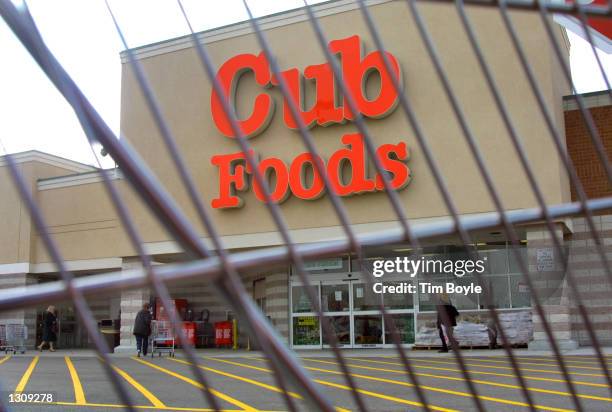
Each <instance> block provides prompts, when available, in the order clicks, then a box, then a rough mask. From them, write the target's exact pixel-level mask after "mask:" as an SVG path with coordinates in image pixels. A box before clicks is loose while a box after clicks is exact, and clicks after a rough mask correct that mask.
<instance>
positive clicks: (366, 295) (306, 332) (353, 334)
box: [291, 275, 415, 348]
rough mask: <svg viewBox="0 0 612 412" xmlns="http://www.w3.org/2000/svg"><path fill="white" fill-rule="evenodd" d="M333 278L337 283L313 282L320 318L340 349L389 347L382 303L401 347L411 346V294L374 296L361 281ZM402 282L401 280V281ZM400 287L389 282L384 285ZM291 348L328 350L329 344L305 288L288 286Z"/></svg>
mask: <svg viewBox="0 0 612 412" xmlns="http://www.w3.org/2000/svg"><path fill="white" fill-rule="evenodd" d="M353 276H354V277H353V278H347V277H346V275H336V276H335V277H336V279H329V278H330V277H331V276H326V279H325V280H314V279H313V281H312V284H313V286H314V287H315V289H316V292H317V296H318V298H319V302H320V304H321V308H322V310H323V314H324V316H325V319H326V321H328V322H330V325H331V327H332V330H333V331H334V333H335V335H336V338H337V340H338V343H339V345H340V346H341V347H345V348H352V347H391V346H393V340H392V334H391V329H390V327H389V325H388V324H386V323H387V322H385V320H384V319H383V316H382V313H381V311H380V304H381V302H382V303H383V304H384V306H385V310H386V311H387V312H388V313H389V315H390V316H391V318H392V321H393V323H394V324H395V327H396V328H397V330H398V332H399V338H400V342H401V343H402V344H412V343H414V337H415V310H414V299H413V295H411V294H385V295H382V294H377V293H374V291H373V290H372V288H371V287H369V286H368V285H367V284H366V283H365V282H364V281H363V280H361V278H360V277H358V276H355V275H353ZM402 281H404V279H402ZM394 283H399V280H397V281H394V280H393V279H390V280H389V281H385V284H387V285H389V284H394ZM291 300H292V304H291V307H292V313H291V317H292V319H291V326H292V330H291V333H292V344H293V346H295V347H299V348H321V347H329V344H330V342H329V340H328V339H327V336H325V334H324V333H323V331H322V325H321V324H320V322H319V317H318V316H317V314H316V312H315V309H314V307H312V305H311V304H310V300H309V299H308V296H307V294H306V290H305V288H304V286H302V285H301V284H300V283H298V282H294V283H292V285H291Z"/></svg>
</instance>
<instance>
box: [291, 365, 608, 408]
mask: <svg viewBox="0 0 612 412" xmlns="http://www.w3.org/2000/svg"><path fill="white" fill-rule="evenodd" d="M302 359H304V360H306V361H310V362H318V363H324V364H331V365H338V363H337V362H331V361H322V360H318V359H309V358H302ZM371 362H375V363H382V364H384V363H385V362H382V361H371ZM387 363H388V362H387ZM347 366H350V367H352V368H359V369H367V370H374V371H378V372H389V373H399V374H405V373H406V372H405V371H401V370H397V369H384V368H374V367H371V366H363V365H357V364H350V363H349V364H347ZM415 375H416V376H423V377H427V378H434V379H443V380H450V381H461V382H466V381H467V379H465V378H459V377H452V376H441V375H433V374H430V373H420V372H418V373H415ZM470 381H471V382H473V383H479V384H481V385H487V386H495V387H498V388H507V389H522V388H521V387H520V386H518V385H510V384H507V383H499V382H491V381H483V380H479V379H470ZM527 389H528V390H529V391H531V392H539V393H546V394H549V395H559V396H567V397H570V396H572V394H571V393H569V392H562V391H555V390H551V389H542V388H532V387H527ZM577 396H578V397H579V398H584V399H591V400H596V401H602V402H612V398H605V397H603V396H594V395H583V394H578V395H577Z"/></svg>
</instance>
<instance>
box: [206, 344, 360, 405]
mask: <svg viewBox="0 0 612 412" xmlns="http://www.w3.org/2000/svg"><path fill="white" fill-rule="evenodd" d="M202 358H203V359H208V360H212V361H215V362H222V363H227V364H229V365H235V366H241V367H244V368H249V369H254V370H257V371H261V372H268V373H272V370H270V369H266V368H260V367H258V366H251V365H245V364H244V363H238V362H232V361H229V360H227V359H220V358H215V357H209V356H202ZM278 389H279V390H280V391H281V392H282V389H280V388H278ZM288 393H289V394H290V395H291V397H294V398H297V399H302V397H301V396H300V394H298V393H292V392H288ZM334 408H335V409H336V411H338V412H350V410H349V409H345V408H341V407H339V406H335V407H334Z"/></svg>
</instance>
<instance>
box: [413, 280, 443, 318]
mask: <svg viewBox="0 0 612 412" xmlns="http://www.w3.org/2000/svg"><path fill="white" fill-rule="evenodd" d="M419 282H420V283H424V282H426V283H430V284H432V285H438V286H442V287H444V284H445V283H446V276H444V275H435V276H429V275H425V276H420V277H419ZM436 299H437V297H436V295H435V294H433V293H422V292H421V290H420V287H419V311H420V312H425V311H435V310H436Z"/></svg>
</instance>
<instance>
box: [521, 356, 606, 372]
mask: <svg viewBox="0 0 612 412" xmlns="http://www.w3.org/2000/svg"><path fill="white" fill-rule="evenodd" d="M516 359H519V360H535V361H538V362H547V363H552V364H554V365H558V364H559V361H557V360H556V359H551V358H538V357H534V356H516ZM604 361H605V363H606V364H612V362H611V361H610V360H607V361H606V359H605V358H604ZM563 362H565V363H576V364H578V365H599V364H600V362H599V361H597V360H577V359H575V358H571V359H567V358H566V357H565V356H564V357H563ZM600 369H601V368H600Z"/></svg>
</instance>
